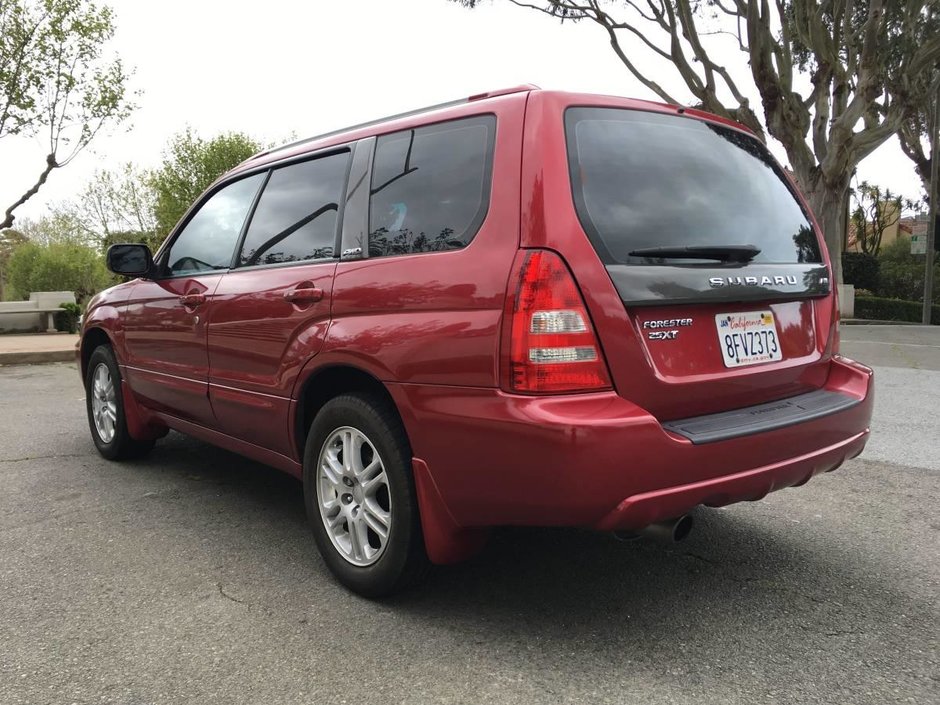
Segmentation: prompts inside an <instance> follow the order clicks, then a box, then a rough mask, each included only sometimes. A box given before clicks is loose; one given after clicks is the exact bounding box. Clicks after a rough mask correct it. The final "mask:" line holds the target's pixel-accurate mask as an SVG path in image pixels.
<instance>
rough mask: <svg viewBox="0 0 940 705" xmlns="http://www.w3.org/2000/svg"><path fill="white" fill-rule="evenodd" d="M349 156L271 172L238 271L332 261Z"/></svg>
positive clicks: (255, 213)
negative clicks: (311, 261) (254, 266)
mask: <svg viewBox="0 0 940 705" xmlns="http://www.w3.org/2000/svg"><path fill="white" fill-rule="evenodd" d="M348 168H349V152H343V153H340V154H332V155H330V156H327V157H320V158H319V159H311V160H310V161H306V162H300V163H297V164H290V165H288V166H283V167H280V168H278V169H275V170H274V171H272V172H271V178H270V179H268V183H267V185H266V186H265V187H264V191H263V192H262V193H261V199H260V200H259V201H258V207H257V208H256V209H255V212H254V215H252V217H251V223H250V224H249V226H248V233H247V234H246V235H245V242H244V244H243V245H242V251H241V255H240V256H239V265H241V266H243V267H250V266H252V265H256V264H280V263H283V262H303V261H306V260H315V259H324V258H329V257H333V254H334V253H333V250H334V248H335V246H336V225H337V214H338V211H339V203H340V199H341V198H342V194H343V189H344V188H345V185H346V172H347V170H348Z"/></svg>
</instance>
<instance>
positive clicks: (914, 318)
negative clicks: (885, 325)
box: [855, 296, 940, 326]
mask: <svg viewBox="0 0 940 705" xmlns="http://www.w3.org/2000/svg"><path fill="white" fill-rule="evenodd" d="M922 315H923V305H922V304H921V303H920V302H918V301H903V300H901V299H882V298H879V297H877V296H856V297H855V317H856V318H864V319H867V320H871V321H906V322H909V323H920V322H921V317H922ZM930 322H931V323H932V324H933V325H935V326H937V325H940V306H938V305H937V304H934V305H933V306H932V307H931V310H930Z"/></svg>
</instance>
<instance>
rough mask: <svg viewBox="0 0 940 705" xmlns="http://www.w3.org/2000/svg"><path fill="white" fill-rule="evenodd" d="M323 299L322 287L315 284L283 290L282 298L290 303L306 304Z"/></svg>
mask: <svg viewBox="0 0 940 705" xmlns="http://www.w3.org/2000/svg"><path fill="white" fill-rule="evenodd" d="M322 299H323V289H320V288H318V287H315V286H311V287H303V288H300V287H298V288H296V289H291V290H290V291H285V292H284V300H285V301H289V302H291V303H292V304H308V303H313V302H314V301H321V300H322Z"/></svg>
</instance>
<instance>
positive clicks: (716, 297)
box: [564, 107, 833, 420]
mask: <svg viewBox="0 0 940 705" xmlns="http://www.w3.org/2000/svg"><path fill="white" fill-rule="evenodd" d="M681 113H682V111H681V110H679V111H674V112H671V113H669V112H651V111H646V110H636V109H625V108H613V107H570V108H568V109H567V110H566V111H565V114H564V124H565V136H566V144H567V155H568V168H569V172H570V174H569V176H570V180H571V189H572V196H573V200H574V205H575V210H576V212H577V216H578V220H579V221H580V225H581V228H582V229H583V231H584V234H585V235H586V237H587V239H588V240H589V241H590V243H591V245H593V248H594V250H595V251H596V253H597V255H598V256H599V258H600V260H601V262H602V263H603V265H604V267H605V268H606V270H607V274H608V275H609V278H610V281H611V282H612V283H613V285H614V287H615V289H616V292H617V294H618V296H619V298H620V300H621V301H622V302H623V306H624V311H625V313H626V316H611V315H608V314H609V311H601V310H597V309H596V308H595V309H594V310H592V311H591V314H592V317H593V318H594V320H595V324H596V325H597V328H598V335H599V338H600V341H601V344H602V346H603V347H604V350H605V353H606V355H607V362H608V365H609V367H610V371H611V376H612V380H613V383H614V385H615V386H616V388H617V390H618V391H619V392H620V393H621V394H622V395H623V396H625V397H627V398H629V399H631V401H634V402H636V403H637V404H639V405H640V406H642V407H644V408H645V409H647V410H648V411H650V412H652V413H653V414H654V415H656V416H657V417H658V418H660V419H661V420H670V419H680V418H687V417H690V416H695V415H699V414H711V413H716V412H721V411H725V410H729V409H737V408H741V407H746V406H751V405H755V404H760V403H763V402H768V401H772V400H776V399H782V398H785V397H789V396H795V395H798V394H802V393H806V392H809V391H812V390H813V389H818V388H819V387H821V386H822V385H823V384H825V381H826V376H827V373H828V358H829V347H828V344H829V337H830V330H831V327H832V323H833V321H832V312H833V296H832V293H831V287H830V275H829V269H828V266H827V265H826V263H825V261H824V259H823V254H822V246H821V244H820V238H819V237H818V236H817V232H816V228H815V226H814V222H813V219H812V217H811V215H810V214H809V212H808V211H807V209H806V208H805V206H804V205H803V204H802V202H801V200H800V198H799V196H798V195H797V193H796V191H795V189H794V187H793V186H792V184H791V182H790V181H789V180H788V179H787V177H786V175H785V174H784V172H783V170H782V169H781V167H780V166H779V165H778V164H777V163H776V161H775V160H774V159H773V157H772V156H771V155H770V153H769V151H768V150H767V148H766V147H765V146H764V145H763V144H762V143H761V142H760V141H759V140H757V139H756V138H754V137H753V136H752V135H750V134H748V133H746V132H745V131H743V130H740V129H737V128H735V127H733V126H730V125H725V124H719V123H717V122H712V121H709V120H705V119H700V118H698V117H694V116H689V115H688V114H681ZM576 276H577V272H576ZM584 286H585V284H584V283H583V282H582V288H583V287H584ZM588 299H589V300H591V299H593V300H594V301H595V304H594V305H595V307H596V306H597V304H596V301H597V299H596V298H595V297H590V296H589V297H588Z"/></svg>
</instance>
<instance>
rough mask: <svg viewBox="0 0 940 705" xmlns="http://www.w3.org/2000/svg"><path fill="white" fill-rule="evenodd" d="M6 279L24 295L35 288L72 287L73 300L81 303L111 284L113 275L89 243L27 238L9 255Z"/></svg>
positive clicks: (51, 289) (14, 289)
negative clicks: (43, 243)
mask: <svg viewBox="0 0 940 705" xmlns="http://www.w3.org/2000/svg"><path fill="white" fill-rule="evenodd" d="M7 283H8V284H9V286H10V289H11V290H12V291H13V292H14V294H15V297H16V298H20V299H27V298H29V295H30V294H31V293H32V292H34V291H72V292H74V294H75V299H76V301H78V302H80V303H84V302H85V301H86V300H87V299H88V298H89V297H91V296H92V295H93V294H96V293H97V292H99V291H101V290H102V289H104V288H106V287H108V286H110V285H111V284H112V283H113V279H112V277H111V275H110V273H109V272H108V270H107V268H106V267H105V264H104V259H103V258H102V257H101V255H100V254H99V253H98V251H97V250H95V249H94V248H92V247H87V246H85V245H78V244H75V243H52V244H49V245H38V244H36V243H34V242H28V243H26V244H24V245H21V246H19V247H18V248H17V249H16V251H15V252H14V253H13V255H12V256H11V257H10V263H9V265H8V267H7Z"/></svg>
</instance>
